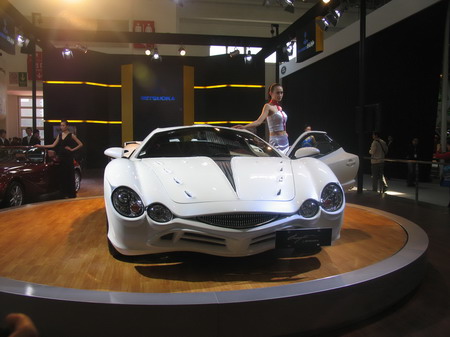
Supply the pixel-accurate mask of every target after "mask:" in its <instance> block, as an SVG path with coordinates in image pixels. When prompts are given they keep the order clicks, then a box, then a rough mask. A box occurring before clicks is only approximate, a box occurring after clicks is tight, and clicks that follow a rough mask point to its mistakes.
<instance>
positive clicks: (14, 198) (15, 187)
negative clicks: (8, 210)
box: [5, 181, 25, 207]
mask: <svg viewBox="0 0 450 337" xmlns="http://www.w3.org/2000/svg"><path fill="white" fill-rule="evenodd" d="M24 200H25V189H24V188H23V185H22V184H21V183H19V182H17V181H13V182H12V183H11V184H9V186H8V188H7V190H6V197H5V204H6V206H8V207H13V206H21V205H23V203H24Z"/></svg>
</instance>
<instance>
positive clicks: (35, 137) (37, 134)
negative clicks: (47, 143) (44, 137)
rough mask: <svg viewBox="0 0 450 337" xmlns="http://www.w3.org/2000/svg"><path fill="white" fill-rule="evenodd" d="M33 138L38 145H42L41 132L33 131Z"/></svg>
mask: <svg viewBox="0 0 450 337" xmlns="http://www.w3.org/2000/svg"><path fill="white" fill-rule="evenodd" d="M33 137H34V139H36V144H41V133H40V132H39V130H37V129H34V130H33Z"/></svg>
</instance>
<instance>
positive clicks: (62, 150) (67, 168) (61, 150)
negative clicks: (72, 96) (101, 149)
mask: <svg viewBox="0 0 450 337" xmlns="http://www.w3.org/2000/svg"><path fill="white" fill-rule="evenodd" d="M60 128H61V133H60V134H59V135H58V137H56V139H55V141H54V142H53V144H51V145H36V147H39V148H46V149H53V148H55V151H56V154H57V155H58V158H59V160H60V191H61V195H62V197H63V198H75V197H76V192H75V169H74V166H73V152H74V151H76V150H78V149H79V148H81V147H82V146H83V143H82V142H81V141H80V140H79V139H78V137H77V136H76V135H75V134H73V133H71V132H70V131H69V123H68V122H67V120H65V119H63V120H62V121H61V124H60Z"/></svg>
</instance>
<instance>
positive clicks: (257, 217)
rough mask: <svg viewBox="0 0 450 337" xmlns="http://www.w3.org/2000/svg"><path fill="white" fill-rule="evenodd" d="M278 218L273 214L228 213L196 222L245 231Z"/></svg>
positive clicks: (206, 217)
mask: <svg viewBox="0 0 450 337" xmlns="http://www.w3.org/2000/svg"><path fill="white" fill-rule="evenodd" d="M277 218H278V214H273V213H230V214H218V215H206V216H199V217H197V220H198V221H200V222H203V223H207V224H209V225H213V226H219V227H226V228H234V229H245V228H252V227H257V226H261V225H264V224H266V223H269V222H271V221H274V220H276V219H277Z"/></svg>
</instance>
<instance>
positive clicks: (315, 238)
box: [275, 228, 331, 251]
mask: <svg viewBox="0 0 450 337" xmlns="http://www.w3.org/2000/svg"><path fill="white" fill-rule="evenodd" d="M329 245H331V228H298V229H288V230H281V231H277V232H276V234H275V248H276V249H285V248H294V249H297V250H301V251H311V250H314V249H317V248H320V247H321V246H329Z"/></svg>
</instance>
